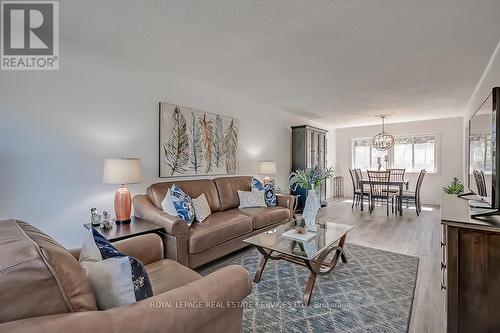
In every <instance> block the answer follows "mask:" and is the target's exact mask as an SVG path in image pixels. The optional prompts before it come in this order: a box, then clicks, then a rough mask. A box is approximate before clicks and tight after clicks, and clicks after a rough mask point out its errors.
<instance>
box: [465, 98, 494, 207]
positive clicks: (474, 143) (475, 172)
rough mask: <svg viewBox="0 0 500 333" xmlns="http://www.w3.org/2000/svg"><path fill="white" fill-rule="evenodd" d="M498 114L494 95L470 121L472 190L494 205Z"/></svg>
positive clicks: (470, 177)
mask: <svg viewBox="0 0 500 333" xmlns="http://www.w3.org/2000/svg"><path fill="white" fill-rule="evenodd" d="M495 131H496V114H495V112H494V111H493V96H492V94H490V95H489V96H488V98H487V99H486V100H485V101H484V102H483V104H482V105H481V106H480V107H479V109H478V110H477V111H476V113H475V114H474V116H473V117H472V118H471V120H470V122H469V177H468V178H469V180H468V185H469V189H470V191H472V192H474V193H475V194H477V195H479V196H480V197H481V198H482V199H483V200H484V201H486V202H487V203H488V204H489V205H492V204H493V203H492V196H493V193H492V191H493V187H492V184H493V182H492V176H493V173H494V171H495V170H494V169H495V150H496V149H495V148H496V142H495V139H496V133H495Z"/></svg>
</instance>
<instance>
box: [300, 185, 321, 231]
mask: <svg viewBox="0 0 500 333" xmlns="http://www.w3.org/2000/svg"><path fill="white" fill-rule="evenodd" d="M320 207H321V205H320V203H319V198H318V194H317V193H316V191H315V190H314V189H312V190H309V191H308V193H307V198H306V203H305V205H304V211H303V213H302V217H303V218H304V222H305V225H306V229H307V230H308V231H314V232H316V231H318V228H317V227H316V214H317V213H318V210H319V208H320Z"/></svg>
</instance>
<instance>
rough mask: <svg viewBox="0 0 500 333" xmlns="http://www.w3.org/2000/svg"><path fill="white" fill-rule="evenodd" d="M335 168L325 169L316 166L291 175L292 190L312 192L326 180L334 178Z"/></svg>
mask: <svg viewBox="0 0 500 333" xmlns="http://www.w3.org/2000/svg"><path fill="white" fill-rule="evenodd" d="M332 175H333V168H332V167H330V168H323V167H321V166H319V165H316V166H314V167H312V168H308V169H306V170H296V171H294V172H292V173H291V174H290V188H291V189H292V190H295V189H296V188H297V187H300V188H303V189H305V190H312V189H314V188H316V187H318V186H320V185H321V184H322V183H323V182H324V181H325V180H327V179H329V178H332Z"/></svg>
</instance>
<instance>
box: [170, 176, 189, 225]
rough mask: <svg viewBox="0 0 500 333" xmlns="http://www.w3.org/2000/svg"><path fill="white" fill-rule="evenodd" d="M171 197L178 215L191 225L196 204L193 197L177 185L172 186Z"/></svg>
mask: <svg viewBox="0 0 500 333" xmlns="http://www.w3.org/2000/svg"><path fill="white" fill-rule="evenodd" d="M170 198H171V199H172V203H173V204H174V208H175V210H176V212H177V216H178V217H180V218H181V219H183V220H184V221H185V222H186V223H187V224H188V225H189V226H190V225H191V223H193V221H194V217H195V214H194V206H193V201H192V200H191V197H190V196H189V195H187V194H186V193H184V192H183V191H182V190H181V188H180V187H179V186H177V185H175V184H174V185H172V187H171V188H170Z"/></svg>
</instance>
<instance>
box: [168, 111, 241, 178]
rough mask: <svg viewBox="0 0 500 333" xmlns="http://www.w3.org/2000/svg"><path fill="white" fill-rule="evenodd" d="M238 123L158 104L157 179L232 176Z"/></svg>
mask: <svg viewBox="0 0 500 333" xmlns="http://www.w3.org/2000/svg"><path fill="white" fill-rule="evenodd" d="M237 154H238V121H237V120H236V119H233V118H230V117H225V116H222V115H216V114H213V113H209V112H202V111H197V110H194V109H190V108H186V107H183V106H179V105H173V104H168V103H163V102H161V103H160V177H179V176H194V175H218V174H227V173H230V174H234V173H236V172H237V167H238V161H237Z"/></svg>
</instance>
